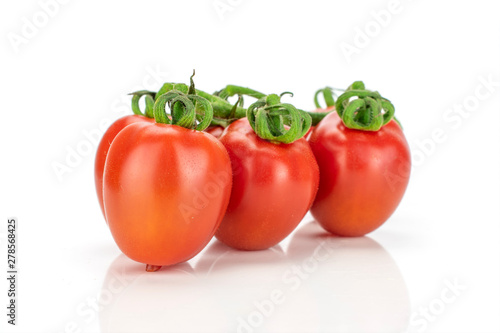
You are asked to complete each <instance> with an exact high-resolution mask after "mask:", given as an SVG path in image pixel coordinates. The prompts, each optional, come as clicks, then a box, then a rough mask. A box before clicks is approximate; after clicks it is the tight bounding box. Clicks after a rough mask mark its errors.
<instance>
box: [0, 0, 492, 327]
mask: <svg viewBox="0 0 500 333" xmlns="http://www.w3.org/2000/svg"><path fill="white" fill-rule="evenodd" d="M46 2H49V1H48V0H45V1H43V0H42V1H41V2H38V1H35V0H25V1H2V3H1V5H0V22H1V24H0V26H1V42H0V47H1V53H0V54H1V61H0V78H1V79H0V91H1V99H2V103H1V115H2V116H1V119H0V142H1V146H0V147H1V148H0V152H1V155H0V156H1V159H2V162H1V166H0V168H1V172H0V180H1V182H0V188H1V191H0V203H1V206H0V218H1V220H2V221H3V222H2V227H1V228H0V230H1V234H0V235H1V238H0V240H1V242H2V244H1V247H0V248H1V250H0V251H1V253H3V254H2V255H0V258H2V259H1V265H0V266H1V267H2V271H3V272H5V271H6V260H5V258H6V255H5V252H6V245H5V230H6V221H7V218H8V217H10V216H15V217H17V218H18V219H19V230H18V233H19V235H18V237H19V248H20V249H19V271H20V275H19V284H18V289H19V297H18V305H19V308H18V325H17V326H16V327H12V326H11V325H7V323H6V321H7V317H6V315H5V313H6V309H5V306H6V303H7V295H6V291H7V285H6V280H5V278H2V279H1V281H2V283H0V288H1V289H0V304H1V308H2V309H3V310H2V311H0V312H1V313H0V318H2V319H1V320H0V321H1V324H0V325H1V331H2V332H72V331H75V332H127V331H131V332H139V331H144V332H149V331H151V332H170V331H172V332H174V331H175V332H178V331H194V332H202V331H213V332H236V331H238V325H240V328H239V331H240V332H251V331H253V332H264V331H265V332H270V331H272V332H275V331H276V332H334V331H335V332H366V331H383V332H387V331H395V332H404V331H410V332H424V331H425V332H498V331H499V330H500V322H499V313H500V311H499V310H500V304H499V300H500V295H499V281H500V276H499V275H500V274H499V268H500V267H499V265H500V258H499V257H500V248H499V247H500V246H499V244H500V242H499V241H500V239H499V238H500V230H499V218H500V216H499V202H500V200H499V199H500V198H499V191H500V188H499V183H500V182H499V170H500V169H499V168H500V165H499V157H500V156H499V144H500V140H499V126H500V118H499V96H500V93H499V91H500V86H499V81H500V68H499V59H500V48H499V46H500V25H499V23H498V6H494V5H497V3H496V2H495V1H469V2H467V4H465V3H466V2H465V1H464V2H458V1H439V2H438V1H430V0H420V1H410V0H401V1H400V2H399V5H398V6H397V10H396V12H395V11H394V10H393V13H392V14H390V18H387V16H385V17H384V19H385V22H383V24H380V23H377V20H376V19H375V16H376V15H375V16H374V14H373V13H380V12H381V11H387V10H388V9H392V8H393V7H392V5H391V2H390V1H389V0H377V1H300V2H299V1H297V2H292V1H265V0H251V1H250V0H249V1H245V0H240V1H237V0H221V1H219V2H214V1H213V0H203V1H159V0H158V1H136V2H133V1H96V0H92V1H78V0H73V1H67V3H65V4H59V5H58V6H57V8H56V7H54V6H52V7H49V9H48V11H50V12H51V16H50V17H49V16H47V15H46V14H43V8H42V7H43V6H42V5H41V4H40V3H46ZM214 4H216V5H218V6H219V7H222V6H224V4H226V7H225V9H226V11H224V12H221V10H222V9H220V10H219V11H218V10H217V9H216V8H215V7H214ZM227 6H229V7H227ZM495 7H497V8H495ZM228 8H229V9H228ZM46 10H47V9H46ZM379 16H380V15H379ZM47 17H48V19H47V20H44V19H45V18H47ZM26 22H28V23H26ZM30 22H31V23H30ZM33 22H34V23H35V24H37V25H38V27H37V28H35V30H33V29H31V30H30V29H29V27H27V26H28V25H30V24H32V23H33ZM366 29H368V33H369V36H368V37H365V38H364V39H363V37H362V36H361V34H362V33H360V31H366ZM14 39H15V40H17V42H18V44H16V43H13V42H12V40H14ZM348 44H349V45H351V47H352V48H354V47H355V48H356V53H353V54H351V55H347V56H346V54H345V53H344V52H343V51H342V47H344V48H346V47H347V46H346V45H348ZM193 68H196V73H197V74H196V77H195V80H196V84H197V87H199V88H200V89H203V90H206V91H208V92H212V91H214V90H216V89H220V88H222V87H223V86H225V85H226V84H229V83H232V84H239V85H243V86H250V87H253V88H255V89H258V90H261V91H264V92H268V93H271V92H277V93H280V92H282V91H285V90H287V91H293V92H294V93H295V97H293V99H290V100H289V101H290V102H293V103H295V105H297V106H298V107H301V108H304V109H313V107H314V105H313V103H312V96H313V93H314V91H315V90H316V89H318V88H320V87H324V86H325V85H331V86H335V87H341V88H343V87H346V86H348V85H349V84H350V83H352V82H353V81H355V80H363V81H364V82H365V83H366V84H367V87H368V88H371V89H375V90H378V91H380V92H381V93H382V95H383V96H385V97H388V98H389V99H391V100H392V102H393V103H394V105H395V106H396V114H397V117H398V118H399V119H400V121H401V122H402V123H403V125H404V129H405V133H406V136H407V139H408V141H409V143H410V145H411V148H412V152H413V159H414V160H413V162H414V168H413V170H412V176H411V182H410V185H409V187H408V190H407V192H406V195H405V197H404V199H403V201H402V203H401V205H400V206H399V208H398V210H397V211H396V212H395V213H394V215H393V216H392V217H391V218H390V220H389V221H388V222H387V223H386V224H385V225H384V226H382V227H381V228H380V229H379V230H376V231H375V232H373V233H371V234H370V235H369V236H367V237H365V238H359V239H343V240H338V239H333V238H331V237H327V236H325V235H324V234H322V233H321V232H320V230H319V229H316V228H317V226H315V225H314V224H308V222H310V221H311V217H310V216H309V215H308V216H306V217H305V218H304V221H303V222H302V223H301V225H300V226H299V228H298V229H297V231H296V233H295V234H294V235H292V236H290V237H289V238H287V239H286V240H285V241H283V242H282V243H281V245H280V246H278V247H276V248H274V249H272V250H269V251H263V252H253V253H241V252H236V251H232V250H228V249H226V248H224V247H222V246H220V244H218V243H217V242H213V243H212V244H211V245H210V247H209V249H208V250H206V251H204V252H202V253H201V254H199V255H198V256H197V257H196V258H194V259H193V260H191V261H190V262H188V263H186V264H183V265H179V266H176V267H173V268H170V269H163V270H161V271H159V272H157V273H155V274H145V273H143V266H142V265H140V264H137V263H134V262H132V261H130V260H128V259H127V258H126V257H124V256H123V255H121V254H120V251H119V250H118V248H117V246H116V245H115V244H114V242H113V239H112V237H111V235H110V233H109V231H108V229H107V227H106V224H105V222H104V220H103V218H102V216H101V212H100V210H99V205H98V203H97V200H96V195H95V189H94V180H93V163H94V154H95V150H96V144H95V143H93V142H91V141H89V139H87V137H86V136H85V133H88V132H90V133H92V134H93V135H92V134H91V138H96V137H98V136H99V135H100V134H99V133H97V131H100V125H101V123H105V122H107V121H111V120H114V119H116V118H118V117H119V116H121V115H123V114H126V113H130V109H129V106H128V105H129V99H128V97H127V96H126V94H127V93H129V92H131V91H134V90H137V89H143V88H147V89H153V90H157V89H159V87H160V86H161V83H162V82H164V81H173V82H187V81H188V79H189V76H190V74H191V71H192V69H193ZM153 72H154V73H156V74H155V75H154V76H153V75H152V74H151V73H153ZM484 80H491V81H493V82H494V83H495V84H494V85H485V84H484V83H483V81H484ZM488 89H490V90H488ZM477 94H479V95H477ZM457 108H462V109H463V110H465V111H464V112H463V113H461V114H460V113H457V112H456V110H458V109H457ZM450 109H451V111H450ZM454 110H455V111H454ZM450 117H453V118H450ZM433 133H440V137H439V139H440V140H439V139H438V140H437V141H439V142H436V141H433V142H431V141H430V140H432V137H433ZM93 140H95V139H93ZM77 149H79V150H80V154H79V156H80V159H78V158H76V159H75V157H74V156H73V160H72V162H73V163H72V165H71V166H68V168H69V169H70V171H68V172H66V173H64V174H62V175H60V177H58V175H57V173H56V172H55V171H54V165H57V163H60V164H65V165H67V161H66V159H67V158H68V156H69V154H70V153H69V152H70V151H73V150H77ZM81 152H83V154H81ZM318 244H323V245H321V247H318V246H319V245H318ZM327 250H328V251H327ZM315 251H316V254H317V255H314V253H315ZM320 252H321V256H319V257H318V253H320ZM2 276H3V273H2ZM450 285H458V287H457V286H455V287H450ZM272 295H274V296H272ZM276 295H281V296H279V297H277V296H276ZM99 297H100V298H99ZM276 297H277V300H276V299H275V298H276ZM96 298H99V299H98V300H97V301H95V299H96ZM273 301H276V302H275V303H272V302H273ZM95 302H97V303H98V304H100V306H99V307H97V308H93V305H92V304H94V303H95ZM4 305H5V306H4ZM425 311H428V313H429V315H428V316H427V317H426V315H424V312H425ZM242 322H245V323H246V324H242ZM245 325H253V326H245Z"/></svg>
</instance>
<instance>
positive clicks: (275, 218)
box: [215, 118, 319, 250]
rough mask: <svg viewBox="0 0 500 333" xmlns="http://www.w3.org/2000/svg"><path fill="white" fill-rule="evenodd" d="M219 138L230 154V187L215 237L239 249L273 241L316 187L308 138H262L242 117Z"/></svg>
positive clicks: (294, 223) (315, 168) (304, 207)
mask: <svg viewBox="0 0 500 333" xmlns="http://www.w3.org/2000/svg"><path fill="white" fill-rule="evenodd" d="M220 141H221V142H222V144H223V145H224V146H225V147H226V149H227V151H228V153H229V157H230V158H231V164H232V169H233V189H232V192H231V200H230V201H229V206H228V208H227V212H226V215H225V216H224V219H223V220H222V223H221V225H220V227H219V229H218V230H217V233H216V234H215V236H216V237H217V238H218V239H219V240H220V241H222V242H223V243H225V244H227V245H229V246H231V247H234V248H237V249H241V250H262V249H267V248H269V247H271V246H274V245H276V244H278V243H279V242H280V241H281V240H283V239H284V238H285V237H286V236H288V235H289V234H290V233H291V232H292V231H293V229H295V227H296V226H297V224H298V223H299V222H300V221H301V220H302V218H303V217H304V215H305V214H306V213H307V211H308V209H309V208H310V207H311V204H312V201H313V200H314V196H315V194H316V191H317V189H318V182H319V173H318V165H317V163H316V160H315V159H314V155H313V154H312V152H311V149H310V147H309V145H308V143H307V141H306V140H305V139H299V140H297V141H295V142H293V143H291V144H275V143H271V142H269V141H266V140H263V139H261V138H259V137H258V136H257V135H256V134H255V132H254V131H253V130H252V128H251V127H250V124H249V123H248V120H247V119H246V118H243V119H239V120H237V121H235V122H234V123H232V124H231V125H229V126H228V127H227V128H226V130H225V131H224V134H223V135H222V136H221V138H220Z"/></svg>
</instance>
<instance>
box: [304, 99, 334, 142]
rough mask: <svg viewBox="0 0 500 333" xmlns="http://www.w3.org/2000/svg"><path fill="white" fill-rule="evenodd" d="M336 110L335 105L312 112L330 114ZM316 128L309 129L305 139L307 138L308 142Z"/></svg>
mask: <svg viewBox="0 0 500 333" xmlns="http://www.w3.org/2000/svg"><path fill="white" fill-rule="evenodd" d="M334 110H335V105H332V106H328V107H327V108H325V109H316V110H314V111H312V112H318V113H328V112H331V111H334ZM316 126H317V125H316ZM316 126H311V128H310V129H309V131H307V133H306V135H304V138H306V139H307V140H309V138H310V137H311V133H312V131H313V130H314V129H315V128H316Z"/></svg>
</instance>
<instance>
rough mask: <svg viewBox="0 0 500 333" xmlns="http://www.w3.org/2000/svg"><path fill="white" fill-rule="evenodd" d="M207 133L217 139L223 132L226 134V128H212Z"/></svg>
mask: <svg viewBox="0 0 500 333" xmlns="http://www.w3.org/2000/svg"><path fill="white" fill-rule="evenodd" d="M205 132H207V133H210V134H212V135H213V136H215V137H216V138H217V139H218V138H220V136H221V135H222V132H224V127H222V126H210V127H209V128H207V129H206V130H205Z"/></svg>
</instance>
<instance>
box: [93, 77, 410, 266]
mask: <svg viewBox="0 0 500 333" xmlns="http://www.w3.org/2000/svg"><path fill="white" fill-rule="evenodd" d="M320 92H323V94H324V96H325V101H326V103H327V106H326V108H321V107H319V104H318V103H317V95H316V97H315V100H316V105H317V107H318V109H317V110H314V111H313V112H311V113H308V112H305V111H302V110H299V109H297V108H295V107H294V106H293V105H291V104H287V103H282V102H281V96H278V95H275V94H271V95H265V94H262V93H259V92H257V91H254V90H251V89H248V88H243V87H237V86H227V87H226V88H225V89H223V90H221V91H219V92H217V93H214V94H208V93H205V92H203V91H200V90H197V89H195V88H194V83H193V82H192V79H191V85H190V86H189V87H188V86H187V85H184V84H173V83H166V84H165V85H164V86H163V87H162V88H161V89H160V91H158V92H150V91H139V92H136V93H133V94H134V96H133V98H132V109H133V111H134V113H135V114H134V115H129V116H125V117H123V118H120V119H118V120H117V121H116V122H115V123H113V124H112V125H111V126H110V127H109V129H108V130H107V131H106V133H105V134H104V136H103V138H102V140H101V143H100V145H99V147H98V150H97V156H96V160H95V184H96V189H97V196H98V199H99V203H100V205H101V210H102V212H103V214H104V217H105V219H106V221H107V223H108V226H109V228H110V230H111V233H112V235H113V238H114V240H115V241H116V243H117V245H118V246H119V248H120V249H121V251H122V252H123V253H124V254H126V255H127V256H128V257H129V258H131V259H133V260H135V261H138V262H142V263H145V264H147V267H146V270H148V271H155V270H157V269H159V268H160V267H161V266H165V265H173V264H176V263H180V262H184V261H187V260H189V259H190V258H192V257H194V256H195V255H196V254H197V253H199V252H200V251H201V250H202V249H203V248H204V247H205V246H206V245H207V244H208V243H209V241H210V240H211V239H212V237H213V236H214V235H215V237H216V238H217V239H218V240H220V241H221V242H223V243H225V244H226V245H228V246H230V247H233V248H235V249H239V250H262V249H267V248H269V247H272V246H274V245H276V244H278V243H279V242H281V241H282V240H283V239H284V238H285V237H287V236H288V235H289V234H290V233H291V232H292V231H293V230H294V229H295V228H296V227H297V225H298V224H299V222H300V221H301V220H302V219H303V217H304V216H305V214H306V213H307V212H308V211H309V210H310V211H311V213H312V215H313V217H314V218H315V219H316V220H317V221H318V222H319V224H320V225H321V226H322V227H323V228H324V229H326V230H327V231H329V232H331V233H333V234H335V235H338V236H362V235H364V234H366V233H369V232H371V231H373V230H375V229H376V228H378V227H379V226H380V225H381V224H382V223H384V222H385V221H386V220H387V219H388V218H389V216H390V215H391V214H392V213H393V212H394V210H395V209H396V207H397V206H398V204H399V202H400V201H401V199H402V197H403V194H404V192H405V189H406V187H407V184H408V180H409V169H410V151H409V147H408V144H407V142H406V139H405V136H404V134H403V132H402V128H401V126H400V124H399V123H398V122H397V121H396V119H395V118H394V117H393V116H394V107H393V106H392V104H391V103H390V102H389V101H388V100H387V99H385V98H383V97H381V96H380V94H379V93H378V92H376V91H370V90H366V89H365V87H364V84H363V83H362V82H359V81H358V82H355V83H354V84H353V85H351V86H350V87H349V88H348V89H346V90H345V91H344V92H343V94H341V95H340V96H339V97H338V98H337V99H336V101H334V98H333V94H332V92H333V90H332V89H330V88H325V89H323V90H320ZM233 95H239V96H240V98H239V99H238V102H237V104H235V105H232V104H231V103H229V101H228V97H230V96H233ZM243 95H248V96H251V97H254V98H257V101H256V102H255V103H253V104H252V105H250V106H249V107H248V108H247V109H245V108H244V107H243V103H242V98H241V97H242V96H243ZM142 97H144V99H145V103H144V105H145V112H142V111H141V110H140V108H139V100H140V99H141V98H142ZM166 109H170V112H169V114H167V112H166ZM312 125H313V126H312Z"/></svg>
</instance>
